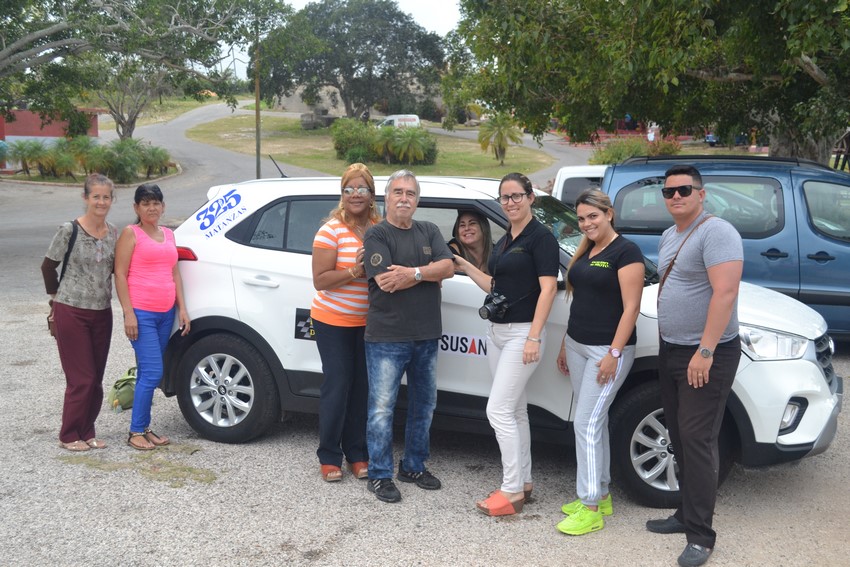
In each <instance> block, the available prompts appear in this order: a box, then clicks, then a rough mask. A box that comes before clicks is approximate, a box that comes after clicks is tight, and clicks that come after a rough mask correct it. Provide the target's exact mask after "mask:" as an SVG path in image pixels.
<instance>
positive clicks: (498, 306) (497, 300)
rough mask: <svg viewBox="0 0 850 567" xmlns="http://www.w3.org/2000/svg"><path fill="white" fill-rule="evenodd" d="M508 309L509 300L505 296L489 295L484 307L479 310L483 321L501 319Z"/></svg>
mask: <svg viewBox="0 0 850 567" xmlns="http://www.w3.org/2000/svg"><path fill="white" fill-rule="evenodd" d="M508 307H509V305H508V298H507V297H505V296H504V295H501V294H498V295H488V296H487V297H486V299H484V305H482V306H481V307H480V308H479V309H478V316H479V317H481V318H482V319H494V318H495V319H501V318H503V317H504V316H505V312H506V311H507V310H508Z"/></svg>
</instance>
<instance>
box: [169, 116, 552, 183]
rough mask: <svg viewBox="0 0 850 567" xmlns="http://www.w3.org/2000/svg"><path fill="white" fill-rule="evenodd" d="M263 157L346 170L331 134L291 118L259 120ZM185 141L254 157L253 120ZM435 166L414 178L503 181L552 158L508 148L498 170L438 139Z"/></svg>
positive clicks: (217, 125)
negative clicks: (493, 178) (307, 128)
mask: <svg viewBox="0 0 850 567" xmlns="http://www.w3.org/2000/svg"><path fill="white" fill-rule="evenodd" d="M261 121H262V124H261V128H262V140H261V143H262V150H261V151H262V153H263V155H264V156H265V155H268V154H271V155H272V157H274V159H275V160H276V161H278V162H279V163H286V164H290V165H295V166H298V167H306V168H309V169H314V170H316V171H321V172H323V173H327V174H329V175H340V174H341V173H342V172H343V171H344V170H345V168H346V167H347V165H348V164H346V163H345V162H344V161H343V160H340V159H337V158H336V155H335V153H334V150H333V143H332V141H331V135H330V130H328V129H322V130H302V129H301V123H300V121H299V120H298V119H295V118H285V117H281V116H273V115H270V114H263V115H262V116H261ZM186 136H187V137H188V138H190V139H192V140H195V141H197V142H202V143H205V144H210V145H213V146H218V147H220V148H224V149H227V150H231V151H235V152H239V153H243V154H248V155H253V154H254V147H255V141H254V117H253V116H231V117H228V118H222V119H220V120H216V121H215V122H210V123H207V124H202V125H200V126H196V127H195V128H192V129H190V130H188V131H187V132H186ZM436 137H437V148H438V150H439V154H438V155H437V163H436V164H434V165H426V166H421V165H417V166H416V167H415V172H416V174H417V175H458V176H472V177H502V176H503V175H505V174H506V173H510V172H512V171H520V172H524V173H531V172H534V171H538V170H540V169H543V168H545V167H548V166H549V165H551V164H552V163H553V162H554V158H552V157H550V156H549V155H547V154H546V153H544V152H542V151H539V150H532V149H528V148H522V147H516V146H511V147H509V148H508V155H507V158H506V159H505V165H504V166H500V165H499V164H498V162H496V160H495V159H494V158H493V156H492V154H490V153H485V152H483V151H481V147H480V146H479V145H478V143H476V142H474V141H472V140H463V139H460V138H455V137H452V136H446V135H441V134H437V135H436ZM399 167H400V166H399V165H397V164H396V165H386V164H383V163H370V164H369V169H370V170H371V171H372V173H374V174H375V175H387V174H389V173H392V172H393V171H395V170H397V169H399Z"/></svg>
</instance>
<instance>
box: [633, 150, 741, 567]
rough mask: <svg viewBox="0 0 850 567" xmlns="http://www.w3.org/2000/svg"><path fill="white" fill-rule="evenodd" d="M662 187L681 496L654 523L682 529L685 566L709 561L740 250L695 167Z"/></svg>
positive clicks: (663, 347)
mask: <svg viewBox="0 0 850 567" xmlns="http://www.w3.org/2000/svg"><path fill="white" fill-rule="evenodd" d="M664 177H665V179H664V188H663V189H662V190H661V193H662V196H663V197H664V199H665V203H666V205H667V210H668V211H669V212H670V215H671V216H672V217H673V221H674V223H675V224H674V225H673V226H671V227H670V228H669V229H667V230H666V231H665V232H664V234H663V235H662V236H661V241H660V243H659V252H658V267H659V273H660V274H662V276H661V283H660V285H659V289H658V327H659V331H660V334H661V339H660V348H659V360H658V372H659V379H660V384H661V398H662V403H663V406H664V418H665V420H666V423H667V430H668V432H669V434H670V441H671V443H672V448H671V450H672V451H675V455H676V463H677V464H678V466H679V490H680V492H681V495H682V503H681V505H680V506H679V508H678V509H677V510H676V512H675V514H673V515H672V516H670V517H669V518H666V519H663V520H650V521H648V522H647V523H646V528H647V529H648V530H649V531H651V532H655V533H665V534H669V533H684V534H686V536H687V542H688V543H687V546H686V547H685V550H684V551H683V552H682V554H681V555H680V556H679V559H678V561H679V565H682V566H683V567H692V566H698V565H702V564H704V563H705V562H706V561H708V558H709V557H710V555H711V552H712V550H713V548H714V544H715V539H716V533H715V531H714V530H713V529H712V518H713V516H714V506H715V501H716V498H717V480H718V479H717V475H718V470H719V456H718V446H717V439H718V435H719V433H720V426H721V424H722V422H723V413H724V410H725V408H726V399H727V398H728V396H729V392H730V391H731V389H732V382H733V381H734V379H735V373H736V371H737V369H738V360H739V358H740V356H741V346H740V341H739V339H738V313H737V302H738V287H739V284H740V282H741V273H742V271H743V261H744V252H743V244H742V242H741V236H740V235H739V234H738V232H737V231H736V230H735V228H734V227H733V226H732V225H731V224H729V223H728V222H726V221H725V220H722V219H720V218H717V217H714V216H712V215H710V214H708V213H707V212H706V211H705V210H704V209H703V201H704V200H705V188H704V187H703V184H702V177H701V176H700V173H699V171H698V170H697V169H696V168H694V167H692V166H689V165H677V166H675V167H672V168H670V169H668V170H667V172H666V173H665V175H664Z"/></svg>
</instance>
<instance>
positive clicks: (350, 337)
mask: <svg viewBox="0 0 850 567" xmlns="http://www.w3.org/2000/svg"><path fill="white" fill-rule="evenodd" d="M313 329H315V331H316V344H317V346H318V347H319V355H320V356H321V357H322V373H323V374H324V375H325V378H324V381H323V382H322V388H321V394H320V398H319V449H318V450H317V451H316V454H317V455H318V456H319V462H320V463H321V464H323V465H336V466H342V458H343V455H345V458H346V459H348V462H349V463H356V462H358V461H368V460H369V452H368V450H367V448H366V404H367V401H368V398H369V381H368V378H367V375H366V343H365V342H364V340H363V335H364V332H365V330H366V327H338V326H336V325H328V324H327V323H322V322H321V321H317V320H315V319H313Z"/></svg>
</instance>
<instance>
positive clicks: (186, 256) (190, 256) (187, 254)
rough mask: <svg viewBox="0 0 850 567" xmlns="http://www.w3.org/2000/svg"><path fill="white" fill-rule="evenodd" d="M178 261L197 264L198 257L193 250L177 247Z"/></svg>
mask: <svg viewBox="0 0 850 567" xmlns="http://www.w3.org/2000/svg"><path fill="white" fill-rule="evenodd" d="M177 260H178V261H180V260H188V261H190V262H197V261H198V257H197V256H196V255H195V253H194V252H193V251H192V249H191V248H186V247H184V246H178V247H177Z"/></svg>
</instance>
